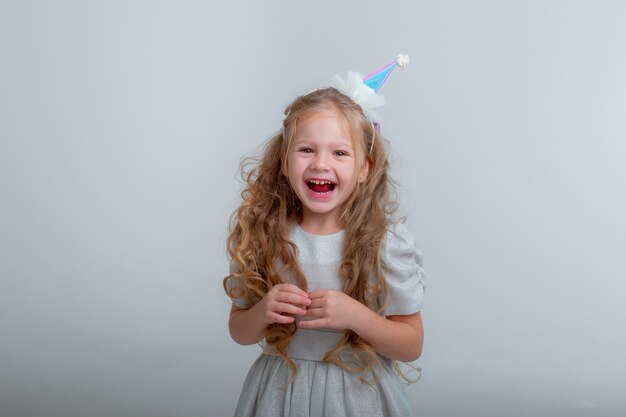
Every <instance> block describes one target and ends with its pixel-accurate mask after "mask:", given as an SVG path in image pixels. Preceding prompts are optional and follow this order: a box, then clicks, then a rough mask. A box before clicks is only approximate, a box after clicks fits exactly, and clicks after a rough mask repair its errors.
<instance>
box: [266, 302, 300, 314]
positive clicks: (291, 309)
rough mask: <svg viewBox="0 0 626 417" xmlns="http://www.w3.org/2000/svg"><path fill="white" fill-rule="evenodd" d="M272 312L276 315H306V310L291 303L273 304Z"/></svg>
mask: <svg viewBox="0 0 626 417" xmlns="http://www.w3.org/2000/svg"><path fill="white" fill-rule="evenodd" d="M270 310H271V311H273V312H275V313H289V314H298V315H300V316H304V315H306V309H305V308H302V307H298V306H295V305H293V304H289V303H275V304H272V306H271V307H270Z"/></svg>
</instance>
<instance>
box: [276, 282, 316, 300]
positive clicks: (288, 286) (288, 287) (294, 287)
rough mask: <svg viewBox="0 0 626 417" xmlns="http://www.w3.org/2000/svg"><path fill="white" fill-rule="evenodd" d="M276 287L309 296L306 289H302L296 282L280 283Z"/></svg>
mask: <svg viewBox="0 0 626 417" xmlns="http://www.w3.org/2000/svg"><path fill="white" fill-rule="evenodd" d="M276 287H277V288H278V290H280V291H284V292H291V293H295V294H300V295H301V296H303V297H308V296H309V295H308V294H307V293H306V291H304V290H303V289H301V288H300V287H298V286H297V285H294V284H278V285H276Z"/></svg>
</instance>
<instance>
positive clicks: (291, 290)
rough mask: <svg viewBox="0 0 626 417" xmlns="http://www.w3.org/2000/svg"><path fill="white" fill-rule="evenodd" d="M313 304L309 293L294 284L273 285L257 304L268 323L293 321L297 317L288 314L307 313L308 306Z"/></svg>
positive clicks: (264, 320) (263, 318) (262, 316)
mask: <svg viewBox="0 0 626 417" xmlns="http://www.w3.org/2000/svg"><path fill="white" fill-rule="evenodd" d="M310 304H311V300H310V299H309V295H308V294H307V293H306V292H304V291H303V290H301V289H300V288H298V287H297V286H295V285H293V284H279V285H275V286H273V287H272V288H271V289H270V290H269V291H268V292H267V294H265V296H263V298H262V299H261V301H259V303H258V304H257V305H256V307H257V308H259V309H260V310H261V318H262V320H263V322H264V323H266V324H268V325H269V324H273V323H293V322H294V320H295V318H294V317H290V316H285V315H283V313H287V314H297V315H300V316H304V315H306V306H308V305H310Z"/></svg>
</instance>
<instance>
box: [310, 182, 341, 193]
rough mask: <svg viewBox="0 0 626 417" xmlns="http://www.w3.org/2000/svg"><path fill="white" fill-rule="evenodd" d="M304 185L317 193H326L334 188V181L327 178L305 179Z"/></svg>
mask: <svg viewBox="0 0 626 417" xmlns="http://www.w3.org/2000/svg"><path fill="white" fill-rule="evenodd" d="M306 185H307V187H309V190H311V191H313V192H316V193H319V194H328V193H331V192H333V190H334V189H335V183H334V182H332V181H328V180H313V179H311V180H306Z"/></svg>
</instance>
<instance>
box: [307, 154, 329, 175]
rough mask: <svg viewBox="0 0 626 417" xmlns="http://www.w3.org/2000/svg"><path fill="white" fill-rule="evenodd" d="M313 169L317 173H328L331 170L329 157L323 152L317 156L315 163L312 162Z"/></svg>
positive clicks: (314, 159)
mask: <svg viewBox="0 0 626 417" xmlns="http://www.w3.org/2000/svg"><path fill="white" fill-rule="evenodd" d="M311 169H313V170H315V171H326V170H328V169H329V161H328V156H326V155H325V154H323V153H322V152H318V153H317V154H315V157H314V158H313V161H312V162H311Z"/></svg>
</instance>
